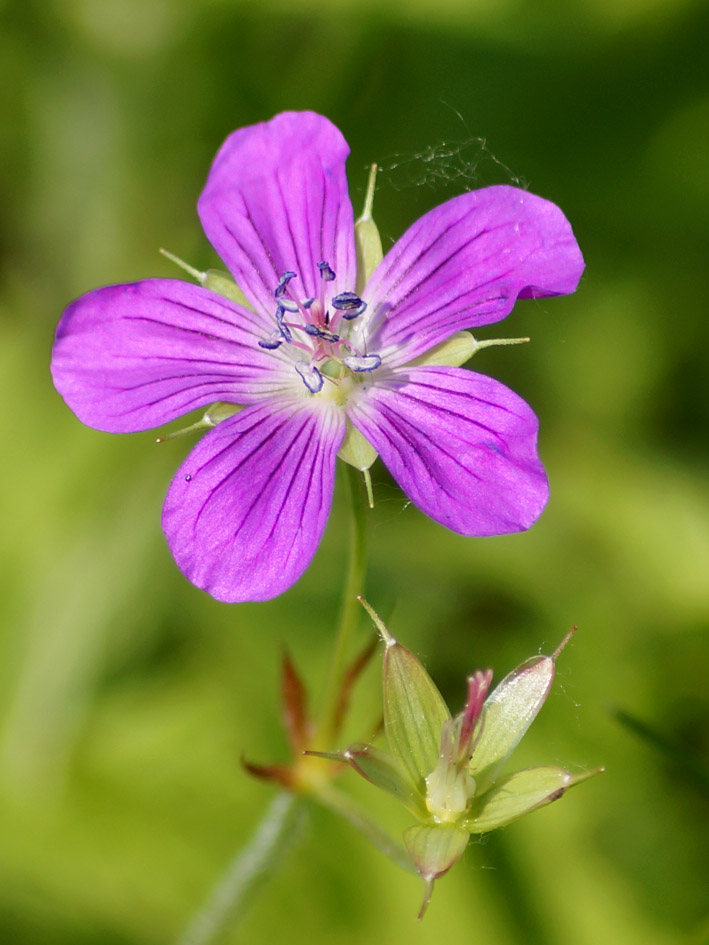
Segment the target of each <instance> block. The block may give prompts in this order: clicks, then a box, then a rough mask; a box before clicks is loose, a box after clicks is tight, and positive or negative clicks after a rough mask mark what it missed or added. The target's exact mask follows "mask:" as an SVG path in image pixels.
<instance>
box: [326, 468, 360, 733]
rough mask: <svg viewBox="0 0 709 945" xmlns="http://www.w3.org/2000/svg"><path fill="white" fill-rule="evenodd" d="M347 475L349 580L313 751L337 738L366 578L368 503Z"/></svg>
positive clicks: (350, 471) (355, 478) (355, 475)
mask: <svg viewBox="0 0 709 945" xmlns="http://www.w3.org/2000/svg"><path fill="white" fill-rule="evenodd" d="M342 465H343V466H344V467H345V471H346V475H347V483H348V486H349V494H350V508H351V517H350V558H349V565H348V568H347V580H346V581H345V590H344V594H343V598H342V609H341V611H340V622H339V625H338V628H337V634H336V637H335V649H334V650H333V654H332V659H331V661H330V670H329V673H328V678H327V683H326V686H325V694H324V697H323V703H322V712H321V715H320V722H319V724H318V731H317V736H316V738H315V743H314V745H313V747H314V748H317V749H328V748H330V747H332V746H331V741H332V739H333V737H334V736H335V729H336V726H337V709H338V704H339V696H340V688H341V686H342V681H343V678H344V675H345V667H346V665H347V661H348V659H349V652H350V645H351V638H352V634H353V633H354V629H355V627H356V626H357V620H358V618H359V613H360V609H361V608H360V605H359V603H358V601H357V598H358V596H359V595H360V594H361V593H362V591H363V589H364V587H363V585H364V575H365V572H366V569H367V548H366V531H367V501H366V493H365V491H364V489H363V483H362V479H361V475H360V473H359V472H358V470H356V469H355V468H354V467H353V466H350V465H348V464H345V463H343V464H342Z"/></svg>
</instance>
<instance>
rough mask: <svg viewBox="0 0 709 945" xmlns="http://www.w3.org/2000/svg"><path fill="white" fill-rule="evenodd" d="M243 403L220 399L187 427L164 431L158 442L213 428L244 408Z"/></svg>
mask: <svg viewBox="0 0 709 945" xmlns="http://www.w3.org/2000/svg"><path fill="white" fill-rule="evenodd" d="M243 409H244V407H243V405H242V404H230V403H227V401H225V400H218V401H217V402H216V403H215V404H212V405H211V406H209V407H208V408H207V409H206V410H205V412H204V413H203V414H202V416H201V417H200V418H199V420H196V421H195V422H194V423H190V425H189V426H187V427H181V428H180V429H179V430H172V431H170V432H169V433H163V435H162V436H159V437H158V438H157V442H158V443H164V442H166V441H167V440H177V439H179V438H180V437H182V436H189V434H190V433H200V432H201V431H202V430H211V429H212V427H215V426H216V425H217V424H218V423H221V422H222V420H226V419H227V418H228V417H233V416H234V414H235V413H238V412H239V411H240V410H243Z"/></svg>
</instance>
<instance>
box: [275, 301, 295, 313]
mask: <svg viewBox="0 0 709 945" xmlns="http://www.w3.org/2000/svg"><path fill="white" fill-rule="evenodd" d="M278 305H279V307H280V308H282V309H285V311H286V312H290V313H291V314H295V313H296V312H298V311H299V308H298V303H297V302H294V301H293V299H279V300H278Z"/></svg>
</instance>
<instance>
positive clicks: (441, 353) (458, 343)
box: [410, 331, 477, 367]
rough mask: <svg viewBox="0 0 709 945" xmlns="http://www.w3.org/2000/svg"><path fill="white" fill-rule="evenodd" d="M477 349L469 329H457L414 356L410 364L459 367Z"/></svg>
mask: <svg viewBox="0 0 709 945" xmlns="http://www.w3.org/2000/svg"><path fill="white" fill-rule="evenodd" d="M476 350H477V341H476V340H475V338H473V336H472V335H471V334H470V332H469V331H457V332H456V333H455V334H454V335H451V337H450V338H447V339H446V340H445V341H442V342H441V343H440V344H439V345H436V346H435V347H434V348H431V349H430V350H429V351H426V352H424V354H422V355H420V356H419V357H418V358H414V360H413V361H411V362H410V364H412V365H414V366H416V367H460V365H461V364H465V362H466V361H469V360H470V359H471V358H472V356H473V355H474V354H475V351H476Z"/></svg>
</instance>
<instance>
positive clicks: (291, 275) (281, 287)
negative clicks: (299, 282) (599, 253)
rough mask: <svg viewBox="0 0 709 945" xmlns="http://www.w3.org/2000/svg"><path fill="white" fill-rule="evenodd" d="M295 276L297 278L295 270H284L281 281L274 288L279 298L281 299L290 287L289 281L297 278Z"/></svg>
mask: <svg viewBox="0 0 709 945" xmlns="http://www.w3.org/2000/svg"><path fill="white" fill-rule="evenodd" d="M295 278H296V273H295V272H290V271H288V272H284V273H283V275H282V276H281V279H280V282H279V283H278V285H277V286H276V288H275V289H274V292H273V294H274V296H275V297H276V298H277V299H280V298H281V297H282V296H283V295H285V292H286V288H287V287H288V283H289V282H290V281H291V279H295Z"/></svg>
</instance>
